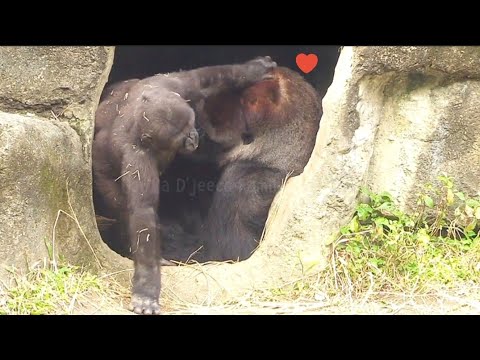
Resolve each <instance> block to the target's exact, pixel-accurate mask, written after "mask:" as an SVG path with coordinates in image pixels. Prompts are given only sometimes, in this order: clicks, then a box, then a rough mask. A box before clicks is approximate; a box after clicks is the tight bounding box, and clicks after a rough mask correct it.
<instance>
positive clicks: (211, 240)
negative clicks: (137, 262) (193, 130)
mask: <svg viewBox="0 0 480 360" xmlns="http://www.w3.org/2000/svg"><path fill="white" fill-rule="evenodd" d="M272 76H273V79H269V80H264V81H262V82H259V83H257V84H254V85H252V86H250V87H248V88H246V89H243V90H235V91H230V92H225V93H222V94H218V95H217V96H213V97H211V98H209V99H207V100H206V101H205V102H203V101H202V102H199V104H198V108H197V111H198V118H197V120H198V121H199V123H200V125H201V126H202V127H203V129H204V131H206V133H207V134H208V137H209V139H210V140H208V141H206V142H202V143H201V145H200V148H199V151H198V152H196V153H194V154H193V156H196V157H197V160H198V155H200V154H202V153H205V152H206V153H207V155H206V157H205V158H204V160H203V162H202V161H200V162H199V163H198V162H197V163H196V165H195V171H196V172H191V171H189V169H190V167H191V166H192V164H193V161H190V162H189V160H188V158H186V157H185V156H182V157H179V158H178V159H176V160H175V162H174V163H173V164H172V167H171V169H170V170H171V171H167V174H166V177H165V179H166V180H165V181H170V183H171V184H172V185H174V184H173V182H174V181H177V182H178V181H179V180H182V181H185V179H187V178H189V179H190V180H191V183H192V187H194V186H195V184H194V182H196V183H197V186H198V184H199V183H202V182H203V183H205V182H212V181H213V182H214V188H213V190H210V191H208V190H204V191H200V189H199V188H197V189H196V191H192V189H189V192H190V193H191V195H187V194H185V193H169V194H168V195H166V198H167V201H165V202H164V203H162V204H161V211H160V212H161V213H162V214H165V210H166V209H169V211H170V213H172V212H173V213H174V214H175V217H176V219H177V222H176V223H175V221H174V220H173V222H174V225H173V226H170V227H164V230H165V231H166V236H167V237H168V242H167V243H166V248H165V250H166V253H165V256H166V257H168V258H169V259H174V260H179V261H186V260H188V259H190V258H193V259H196V260H198V261H211V260H218V261H226V260H244V259H247V258H248V257H249V256H250V255H251V254H252V252H253V251H254V250H255V248H256V247H257V246H258V243H259V241H260V239H261V235H262V232H263V228H264V226H265V222H266V219H267V216H268V211H269V208H270V205H271V203H272V201H273V198H274V197H275V195H276V193H277V192H278V190H279V189H280V187H281V186H282V182H283V181H284V180H285V178H286V177H287V176H288V175H291V176H295V175H298V174H300V173H301V172H302V171H303V168H304V166H305V165H306V163H307V161H308V159H309V158H310V155H311V152H312V150H313V147H314V144H315V139H316V134H317V132H318V127H319V122H320V118H321V115H322V110H321V100H320V98H319V96H318V94H317V93H316V91H315V90H314V89H313V87H312V86H311V85H309V84H308V83H307V82H306V81H305V80H304V79H303V78H302V77H301V76H300V75H299V74H297V73H296V72H294V71H291V70H289V69H287V68H276V69H275V70H274V71H273V72H272ZM212 141H213V142H214V143H215V144H216V145H217V147H216V148H215V150H214V151H210V149H211V148H212V146H211V143H212ZM206 145H209V146H208V149H209V150H208V151H206V150H205V148H206ZM212 162H213V163H214V164H215V167H214V166H212ZM164 219H165V218H161V221H163V220H164ZM169 224H170V225H171V224H172V219H170V222H169ZM199 248H201V249H200V250H199V251H196V250H197V249H199ZM195 251H196V252H195ZM193 252H195V254H194V255H193V256H191V254H192V253H193Z"/></svg>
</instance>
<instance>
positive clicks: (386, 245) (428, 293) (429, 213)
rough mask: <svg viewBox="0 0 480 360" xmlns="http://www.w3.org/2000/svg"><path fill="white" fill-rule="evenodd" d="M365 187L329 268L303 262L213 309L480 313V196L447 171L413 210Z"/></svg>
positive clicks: (332, 244)
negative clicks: (290, 274) (271, 283)
mask: <svg viewBox="0 0 480 360" xmlns="http://www.w3.org/2000/svg"><path fill="white" fill-rule="evenodd" d="M362 192H363V195H364V198H365V200H364V201H362V202H360V203H359V204H358V206H357V208H356V211H355V214H354V216H353V218H352V219H351V220H350V221H349V223H348V224H347V225H345V226H343V227H341V229H339V231H338V233H336V234H333V235H332V237H331V238H330V240H329V241H328V243H327V245H328V247H329V249H330V257H329V261H328V264H327V266H326V267H325V269H323V270H322V271H320V272H319V271H314V270H313V269H310V268H309V266H308V264H302V268H303V269H304V271H303V275H302V276H301V277H300V278H298V279H294V280H292V281H290V282H288V283H286V284H284V285H283V286H281V287H278V288H275V289H261V290H260V289H256V290H255V291H252V292H251V293H250V294H246V295H245V296H244V297H243V298H240V299H236V300H235V301H232V302H231V303H229V304H225V305H224V309H223V310H222V309H220V308H218V309H216V310H212V309H211V310H210V312H211V311H214V312H215V311H216V312H219V313H222V312H223V313H225V310H226V309H230V311H233V312H242V311H243V312H245V311H246V312H248V311H249V310H248V309H249V308H250V309H251V310H250V311H252V309H256V310H254V311H255V312H264V313H311V312H314V313H399V312H402V311H403V312H404V313H427V314H428V313H477V314H478V313H480V295H479V294H480V235H479V224H480V198H479V197H478V196H477V197H468V196H467V195H466V194H464V193H463V192H460V191H458V190H457V189H455V186H454V183H453V181H452V179H451V178H449V177H448V176H440V177H439V178H438V183H437V184H436V185H433V184H427V185H425V187H424V191H423V192H421V193H419V194H417V203H416V208H415V209H414V210H413V211H411V212H409V213H407V212H405V211H403V210H401V209H400V207H399V206H398V205H397V204H396V203H395V201H394V200H393V197H392V196H391V195H390V194H389V193H387V192H382V193H374V192H372V191H370V190H369V189H362ZM184 311H188V310H187V309H184ZM199 311H201V310H199ZM203 311H205V310H203Z"/></svg>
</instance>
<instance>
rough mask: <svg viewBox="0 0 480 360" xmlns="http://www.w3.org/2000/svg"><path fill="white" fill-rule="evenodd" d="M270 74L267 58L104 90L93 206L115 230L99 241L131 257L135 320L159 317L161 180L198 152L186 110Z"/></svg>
mask: <svg viewBox="0 0 480 360" xmlns="http://www.w3.org/2000/svg"><path fill="white" fill-rule="evenodd" d="M275 66H276V64H275V63H274V62H272V61H271V59H270V58H268V57H267V58H258V59H256V60H252V61H249V62H247V63H245V64H241V65H225V66H212V67H205V68H200V69H196V70H191V71H184V72H178V73H171V74H160V75H156V76H153V77H149V78H146V79H144V80H136V79H133V80H130V81H127V82H123V83H120V84H117V85H115V86H113V87H112V88H109V89H107V93H106V94H105V96H104V97H103V101H102V103H101V104H100V105H99V108H98V111H97V113H96V128H95V138H94V142H93V175H94V189H95V202H96V205H97V206H96V210H97V214H99V215H102V216H105V217H107V218H113V219H116V220H117V225H116V226H114V227H113V229H116V230H110V232H109V233H107V234H105V235H106V237H107V238H108V237H109V236H110V237H111V236H116V237H117V238H114V239H112V238H110V239H108V240H107V241H108V242H109V244H110V245H111V246H112V247H117V248H120V249H122V248H123V250H125V248H127V247H128V250H129V251H130V252H131V255H132V257H133V260H134V267H135V273H134V277H133V288H132V304H131V308H132V310H133V311H134V312H136V313H146V314H147V313H158V312H159V304H158V297H159V293H160V263H159V260H160V258H161V253H160V249H161V247H160V245H161V244H160V233H159V229H158V227H157V222H158V216H157V212H158V207H159V189H160V176H161V175H162V173H163V172H164V171H165V169H166V168H167V166H168V165H169V163H170V162H171V161H172V159H173V158H174V156H175V155H176V153H177V152H182V153H189V152H192V151H194V150H195V149H196V148H197V146H198V133H197V131H196V129H195V115H194V110H193V109H192V106H196V104H197V103H198V102H199V101H203V100H204V99H205V100H208V98H209V97H210V96H214V95H217V94H220V93H222V92H224V91H230V90H232V89H242V88H244V87H246V86H249V85H251V84H254V83H256V82H258V81H260V80H262V79H264V78H265V77H266V74H267V72H268V71H269V70H270V69H272V68H273V67H275ZM267 77H268V76H267ZM112 231H113V232H112Z"/></svg>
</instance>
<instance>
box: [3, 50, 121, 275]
mask: <svg viewBox="0 0 480 360" xmlns="http://www.w3.org/2000/svg"><path fill="white" fill-rule="evenodd" d="M112 61H113V49H112V48H103V47H1V48H0V204H1V205H0V207H1V211H0V264H1V265H2V266H0V278H6V274H7V273H6V271H5V266H7V267H10V266H13V267H16V268H20V269H22V268H25V267H26V266H27V265H29V266H31V265H32V264H34V263H35V262H37V261H41V260H42V259H43V258H45V257H47V256H49V255H48V251H47V248H48V247H52V245H53V251H54V252H55V255H56V256H58V255H61V256H63V257H64V258H65V259H66V260H67V261H70V262H72V263H77V264H81V265H88V266H92V267H94V268H98V267H100V264H102V265H101V267H102V268H109V267H110V264H118V263H121V261H122V259H121V258H119V260H118V261H116V260H115V261H112V260H113V258H112V257H115V254H111V252H110V250H109V249H108V248H107V247H106V246H105V245H104V244H103V242H102V241H101V239H100V237H99V235H98V231H97V228H96V224H95V219H94V212H93V205H92V186H91V181H92V178H91V142H92V136H93V124H94V113H95V110H96V107H97V104H98V100H99V98H100V94H101V92H102V90H103V87H104V85H105V83H106V81H107V78H108V73H109V71H110V67H111V64H112ZM87 240H88V241H87ZM47 245H48V247H47ZM94 253H95V256H94V255H93V254H94Z"/></svg>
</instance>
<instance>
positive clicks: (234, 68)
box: [171, 56, 277, 102]
mask: <svg viewBox="0 0 480 360" xmlns="http://www.w3.org/2000/svg"><path fill="white" fill-rule="evenodd" d="M276 66H277V64H276V62H274V61H272V59H271V58H270V57H269V56H266V57H259V58H256V59H253V60H250V61H248V62H246V63H243V64H234V65H218V66H207V67H202V68H198V69H193V70H189V71H184V72H180V73H173V74H171V76H174V77H177V78H178V79H181V88H180V89H178V91H177V92H178V93H179V95H180V96H181V97H183V98H184V99H185V100H190V101H193V102H197V101H199V100H201V99H205V98H208V97H210V96H213V95H216V94H219V93H221V92H223V91H228V90H235V89H243V88H245V87H247V86H250V85H253V84H255V83H257V82H259V81H261V80H263V79H267V78H269V76H270V75H269V74H268V73H269V71H270V70H271V69H273V68H275V67H276Z"/></svg>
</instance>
